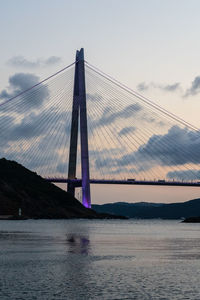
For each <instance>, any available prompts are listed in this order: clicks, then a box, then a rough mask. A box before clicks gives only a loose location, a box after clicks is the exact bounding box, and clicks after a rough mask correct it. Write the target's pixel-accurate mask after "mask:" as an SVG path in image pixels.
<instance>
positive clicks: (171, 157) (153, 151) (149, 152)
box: [118, 126, 200, 170]
mask: <svg viewBox="0 0 200 300" xmlns="http://www.w3.org/2000/svg"><path fill="white" fill-rule="evenodd" d="M130 162H136V163H137V165H138V166H140V167H141V169H143V170H148V169H150V168H152V167H154V166H158V165H163V166H176V165H184V164H189V163H194V164H197V163H200V132H199V131H198V132H196V131H191V130H189V129H187V128H180V127H178V126H173V127H171V128H170V129H169V131H168V132H167V133H166V134H164V135H153V136H151V138H150V139H149V140H148V142H147V143H146V144H144V145H142V146H140V147H139V149H138V150H137V151H135V152H132V153H129V154H126V155H123V156H122V157H121V158H120V159H119V160H118V165H119V166H126V165H129V164H130Z"/></svg>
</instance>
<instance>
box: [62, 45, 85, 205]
mask: <svg viewBox="0 0 200 300" xmlns="http://www.w3.org/2000/svg"><path fill="white" fill-rule="evenodd" d="M79 114H80V140H81V173H82V203H83V205H84V206H85V207H88V208H91V197H90V171H89V151H88V130H87V106H86V88H85V65H84V50H83V48H81V50H80V51H77V52H76V66H75V77H74V95H73V106H72V122H71V137H70V152H69V166H68V179H71V180H72V182H71V183H69V184H68V187H67V191H68V192H70V193H71V194H72V195H73V196H74V195H75V185H74V184H73V179H75V178H76V164H77V144H78V125H79Z"/></svg>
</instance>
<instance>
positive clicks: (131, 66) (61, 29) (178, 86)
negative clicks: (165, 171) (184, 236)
mask: <svg viewBox="0 0 200 300" xmlns="http://www.w3.org/2000/svg"><path fill="white" fill-rule="evenodd" d="M199 11H200V2H199V1H198V0H190V1H187V0H173V1H172V0H167V1H159V0H150V1H148V0H123V1H122V0H101V1H97V0H90V1H89V0H84V1H83V0H82V1H81V0H77V1H67V0H65V1H62V0H57V1H51V0H48V1H47V0H42V1H41V0H40V1H39V0H35V1H33V0H29V1H25V0H19V1H17V0H13V1H11V0H8V1H0V44H1V56H0V69H1V76H0V92H1V91H2V90H4V89H5V88H6V87H7V86H8V79H9V77H10V76H12V75H14V74H16V73H19V72H24V73H32V74H34V76H38V77H39V78H45V77H47V76H48V75H49V74H51V73H54V72H55V71H57V70H59V69H60V68H62V67H64V66H66V65H68V64H70V63H71V62H72V61H74V58H75V51H76V49H79V48H81V47H84V49H85V59H86V60H87V61H88V62H90V63H91V64H93V65H95V66H97V67H98V68H100V69H101V70H103V71H104V72H106V73H108V74H110V75H111V76H112V77H114V78H116V79H117V80H119V81H120V82H122V83H124V84H126V85H127V86H129V87H130V88H132V89H134V90H137V91H139V92H140V93H141V94H143V95H144V96H146V97H149V98H150V99H152V100H153V101H155V102H156V103H157V104H159V105H161V106H162V107H164V108H166V109H168V110H169V111H171V112H173V113H174V114H176V115H178V116H179V117H181V118H183V119H184V120H186V121H188V122H190V123H192V124H193V125H195V126H196V127H198V128H199V127H200V118H199V111H200V99H199V98H200V59H199V53H200V40H199V30H200V29H199V28H200V18H199ZM31 80H32V82H34V77H32V78H31ZM199 193H200V191H199V192H198V190H196V189H195V188H192V189H190V188H188V189H187V190H186V189H185V188H183V189H182V188H166V187H157V189H156V190H155V189H154V188H152V187H133V188H132V189H130V187H112V188H111V187H109V188H108V186H106V187H104V189H102V187H92V197H93V199H92V201H93V203H104V202H115V201H130V202H132V201H133V202H135V201H154V200H155V201H156V202H175V201H185V200H189V199H192V198H195V197H198V196H199ZM124 197H125V199H124Z"/></svg>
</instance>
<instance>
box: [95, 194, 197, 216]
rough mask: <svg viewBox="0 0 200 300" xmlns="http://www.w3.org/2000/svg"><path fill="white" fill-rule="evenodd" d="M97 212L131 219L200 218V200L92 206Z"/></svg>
mask: <svg viewBox="0 0 200 300" xmlns="http://www.w3.org/2000/svg"><path fill="white" fill-rule="evenodd" d="M92 208H93V209H94V210H95V211H96V212H100V213H111V214H120V215H122V216H127V217H129V218H144V219H151V218H162V219H180V218H188V217H197V216H200V199H194V200H190V201H187V202H182V203H172V204H161V203H159V204H157V203H148V202H138V203H127V202H117V203H109V204H103V205H97V204H95V205H92Z"/></svg>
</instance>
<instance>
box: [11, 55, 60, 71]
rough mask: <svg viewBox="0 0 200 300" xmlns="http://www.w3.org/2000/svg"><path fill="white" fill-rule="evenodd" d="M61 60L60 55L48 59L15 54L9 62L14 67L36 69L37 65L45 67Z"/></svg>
mask: <svg viewBox="0 0 200 300" xmlns="http://www.w3.org/2000/svg"><path fill="white" fill-rule="evenodd" d="M60 62H61V58H60V57H58V56H50V57H48V58H46V59H42V58H39V59H36V60H28V59H26V58H25V57H24V56H14V57H12V58H11V59H9V61H8V64H9V65H11V66H14V67H20V68H29V69H34V68H37V67H45V66H51V65H55V64H58V63H60Z"/></svg>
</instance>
